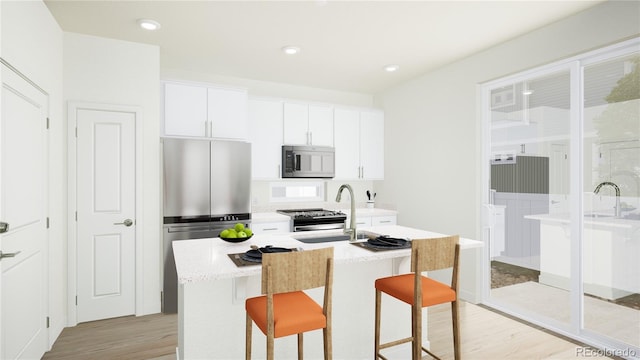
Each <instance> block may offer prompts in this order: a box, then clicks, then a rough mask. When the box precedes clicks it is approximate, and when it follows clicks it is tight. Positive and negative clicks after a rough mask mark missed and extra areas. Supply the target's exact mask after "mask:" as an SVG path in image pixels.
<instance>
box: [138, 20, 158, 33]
mask: <svg viewBox="0 0 640 360" xmlns="http://www.w3.org/2000/svg"><path fill="white" fill-rule="evenodd" d="M138 25H140V27H141V28H143V29H145V30H151V31H153V30H158V29H160V23H159V22H157V21H154V20H150V19H138Z"/></svg>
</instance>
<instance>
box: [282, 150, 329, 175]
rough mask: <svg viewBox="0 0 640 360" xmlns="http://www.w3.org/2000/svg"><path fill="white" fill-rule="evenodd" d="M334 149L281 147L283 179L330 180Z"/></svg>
mask: <svg viewBox="0 0 640 360" xmlns="http://www.w3.org/2000/svg"><path fill="white" fill-rule="evenodd" d="M335 164H336V161H335V149H334V148H332V147H329V146H301V145H283V146H282V177H283V178H332V177H334V176H335Z"/></svg>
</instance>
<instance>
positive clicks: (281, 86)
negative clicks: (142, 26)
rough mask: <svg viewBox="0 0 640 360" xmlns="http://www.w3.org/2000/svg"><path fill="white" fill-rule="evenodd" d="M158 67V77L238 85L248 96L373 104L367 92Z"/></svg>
mask: <svg viewBox="0 0 640 360" xmlns="http://www.w3.org/2000/svg"><path fill="white" fill-rule="evenodd" d="M161 71H162V74H161V77H162V80H184V81H195V82H205V83H212V84H220V85H227V86H234V87H241V88H245V89H247V91H248V93H249V96H264V97H274V98H288V99H299V100H306V101H314V102H327V103H332V104H340V105H348V106H363V107H371V106H372V104H373V95H371V94H363V93H354V92H346V91H338V90H331V89H320V88H312V87H306V86H298V85H292V84H286V83H276V82H270V81H260V80H252V79H244V78H235V77H228V76H221V75H216V74H205V73H196V72H190V71H186V70H180V69H165V68H163V69H162V70H161Z"/></svg>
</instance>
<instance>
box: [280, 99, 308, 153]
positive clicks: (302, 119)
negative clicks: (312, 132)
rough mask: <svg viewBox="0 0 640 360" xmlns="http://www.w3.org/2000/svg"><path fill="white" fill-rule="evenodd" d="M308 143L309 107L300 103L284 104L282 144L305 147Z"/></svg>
mask: <svg viewBox="0 0 640 360" xmlns="http://www.w3.org/2000/svg"><path fill="white" fill-rule="evenodd" d="M308 142H309V106H308V105H307V104H302V103H291V102H286V103H284V143H285V144H287V145H307V144H308Z"/></svg>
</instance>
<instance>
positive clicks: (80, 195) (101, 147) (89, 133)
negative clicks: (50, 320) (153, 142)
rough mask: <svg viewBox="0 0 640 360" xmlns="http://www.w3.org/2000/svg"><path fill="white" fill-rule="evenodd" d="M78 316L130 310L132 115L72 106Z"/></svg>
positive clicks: (111, 314) (132, 280)
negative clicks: (73, 116) (74, 121)
mask: <svg viewBox="0 0 640 360" xmlns="http://www.w3.org/2000/svg"><path fill="white" fill-rule="evenodd" d="M75 111H76V113H75V117H76V121H77V123H76V126H77V152H76V154H77V155H76V156H77V173H76V174H77V175H76V176H77V200H76V201H77V212H78V219H77V320H78V322H85V321H92V320H97V319H105V318H111V317H118V316H124V315H131V314H134V313H135V278H136V277H135V250H136V245H135V242H136V236H135V226H136V225H135V217H134V215H135V191H136V189H135V154H136V152H135V148H136V146H135V128H136V126H135V122H136V113H135V112H127V111H119V110H114V109H108V107H106V106H105V107H99V106H98V108H92V107H80V108H76V109H75Z"/></svg>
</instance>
